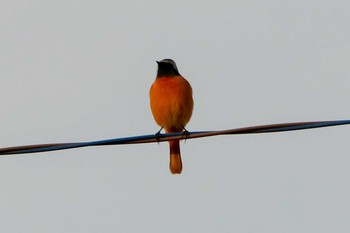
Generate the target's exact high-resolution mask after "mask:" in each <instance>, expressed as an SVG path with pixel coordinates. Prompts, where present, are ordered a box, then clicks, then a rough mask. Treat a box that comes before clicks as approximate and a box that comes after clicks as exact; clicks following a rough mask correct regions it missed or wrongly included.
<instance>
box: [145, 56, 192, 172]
mask: <svg viewBox="0 0 350 233" xmlns="http://www.w3.org/2000/svg"><path fill="white" fill-rule="evenodd" d="M157 63H158V72H157V77H156V80H155V81H154V83H153V84H152V86H151V89H150V93H149V95H150V104H151V110H152V114H153V117H154V120H155V121H156V122H157V124H158V125H159V126H160V127H161V129H160V130H159V132H158V133H157V134H160V131H161V130H162V129H163V128H164V130H165V132H166V133H175V132H184V133H188V131H187V130H186V129H185V126H186V124H187V123H188V122H189V121H190V118H191V116H192V110H193V98H192V87H191V85H190V83H189V82H188V81H187V80H186V79H185V78H184V77H182V76H181V75H180V73H179V70H178V69H177V66H176V64H175V62H174V61H173V60H171V59H163V60H161V61H157ZM169 146H170V164H169V168H170V171H171V173H173V174H180V173H181V171H182V162H181V155H180V142H179V140H173V141H169Z"/></svg>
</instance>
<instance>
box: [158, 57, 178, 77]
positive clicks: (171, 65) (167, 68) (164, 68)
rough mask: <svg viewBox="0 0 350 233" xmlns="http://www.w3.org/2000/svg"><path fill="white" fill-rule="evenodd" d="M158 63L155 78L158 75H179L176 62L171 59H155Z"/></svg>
mask: <svg viewBox="0 0 350 233" xmlns="http://www.w3.org/2000/svg"><path fill="white" fill-rule="evenodd" d="M157 63H158V72H157V78H160V77H172V76H176V75H180V73H179V71H178V69H177V67H176V64H175V62H174V61H173V60H171V59H163V60H161V61H157Z"/></svg>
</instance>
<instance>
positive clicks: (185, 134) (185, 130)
mask: <svg viewBox="0 0 350 233" xmlns="http://www.w3.org/2000/svg"><path fill="white" fill-rule="evenodd" d="M182 129H183V130H184V131H183V132H182V135H183V136H184V137H185V142H186V140H187V139H188V138H189V137H190V132H188V130H187V129H186V128H185V127H183V126H182Z"/></svg>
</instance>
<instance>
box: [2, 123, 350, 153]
mask: <svg viewBox="0 0 350 233" xmlns="http://www.w3.org/2000/svg"><path fill="white" fill-rule="evenodd" d="M348 124H350V120H337V121H316V122H294V123H282V124H271V125H259V126H252V127H244V128H237V129H229V130H219V131H198V132H190V134H189V135H187V134H184V133H170V134H161V136H157V135H156V134H150V135H141V136H132V137H124V138H115V139H107V140H100V141H92V142H75V143H51V144H38V145H27V146H16V147H7V148H0V155H14V154H26V153H38V152H48V151H55V150H66V149H73V148H80V147H88V146H108V145H123V144H140V143H153V142H162V141H170V140H181V139H186V140H187V139H194V138H202V137H210V136H218V135H232V134H256V133H275V132H284V131H294V130H304V129H313V128H321V127H331V126H338V125H348Z"/></svg>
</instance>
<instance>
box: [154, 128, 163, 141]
mask: <svg viewBox="0 0 350 233" xmlns="http://www.w3.org/2000/svg"><path fill="white" fill-rule="evenodd" d="M162 129H163V127H161V128H160V130H159V131H158V132H157V133H156V139H157V143H158V144H159V141H160V137H161V136H162V134H161V133H160V132H161V131H162Z"/></svg>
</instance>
